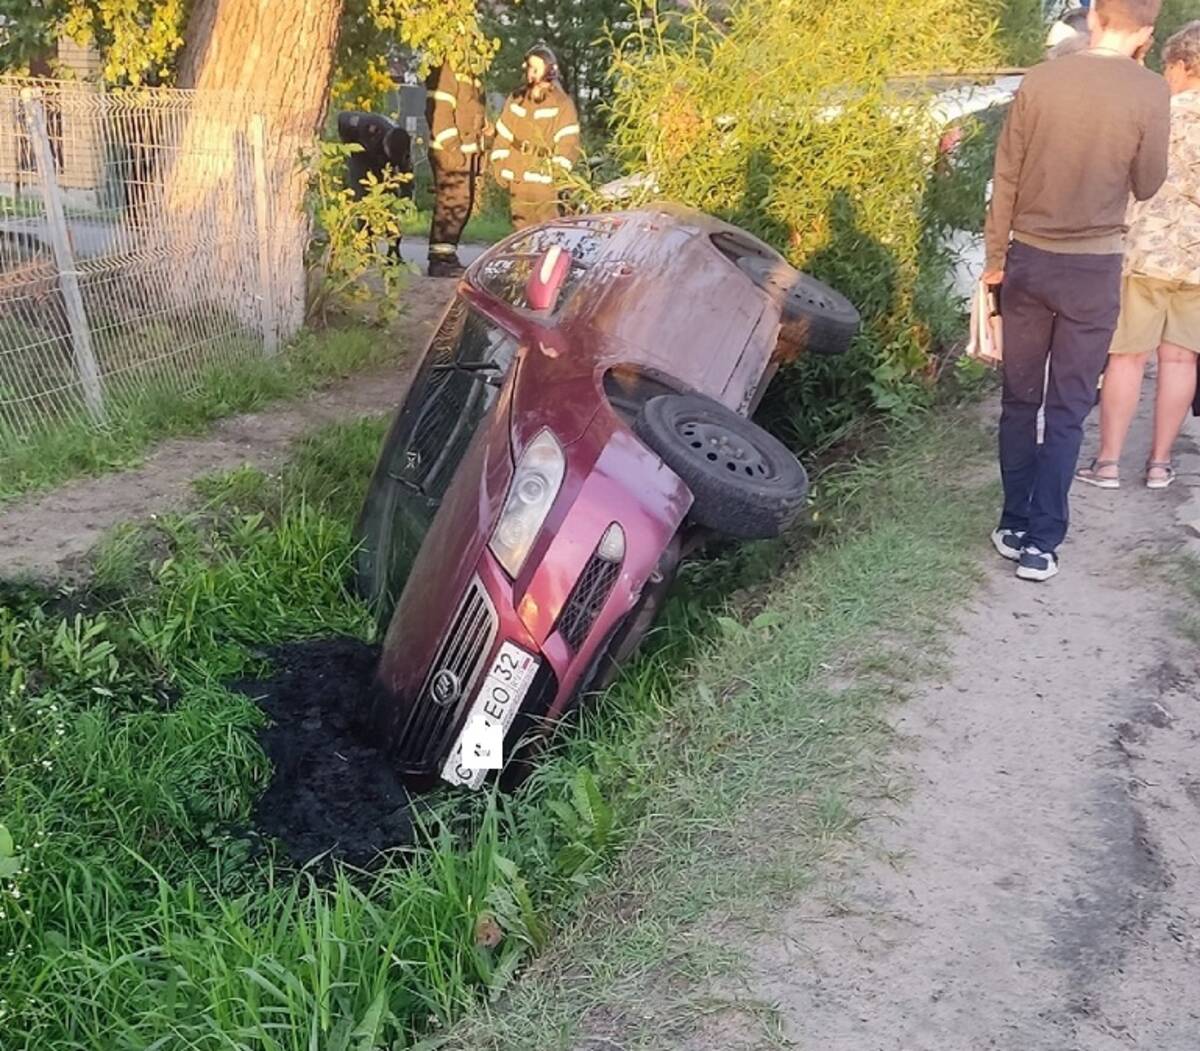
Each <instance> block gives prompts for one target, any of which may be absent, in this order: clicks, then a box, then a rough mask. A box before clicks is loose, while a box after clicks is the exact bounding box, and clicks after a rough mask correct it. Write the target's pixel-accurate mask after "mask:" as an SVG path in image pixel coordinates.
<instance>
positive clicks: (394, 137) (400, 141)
mask: <svg viewBox="0 0 1200 1051" xmlns="http://www.w3.org/2000/svg"><path fill="white" fill-rule="evenodd" d="M337 126H338V138H340V139H341V140H342V142H344V143H353V144H355V145H358V146H361V147H362V149H361V150H359V151H357V152H355V153H352V154H350V156H349V157H348V158H347V164H346V169H347V171H346V174H347V181H348V183H349V185H350V188H351V189H352V190H353V191H354V196H355V197H361V196H362V195H363V193H364V191H365V189H366V185H365V184H366V179H367V176H368V175H374V176H375V177H376V178H382V177H383V175H384V169H385V167H390V168H391V169H392V171H394V172H396V173H397V174H400V175H409V176H411V175H412V170H413V166H412V142H411V137H410V136H409V134H408V132H407V131H405V130H404V128H403V127H401V126H400V125H399V124H396V123H395V122H394V121H392V120H389V119H388V118H387V117H385V116H383V115H382V114H380V113H365V112H363V111H361V110H349V111H347V112H344V113H339V114H338V120H337ZM395 192H396V193H397V195H399V196H400V197H411V196H412V195H413V184H412V180H411V179H409V180H408V181H407V182H403V183H401V184H400V185H399V186H398V187H397V188H396V190H395Z"/></svg>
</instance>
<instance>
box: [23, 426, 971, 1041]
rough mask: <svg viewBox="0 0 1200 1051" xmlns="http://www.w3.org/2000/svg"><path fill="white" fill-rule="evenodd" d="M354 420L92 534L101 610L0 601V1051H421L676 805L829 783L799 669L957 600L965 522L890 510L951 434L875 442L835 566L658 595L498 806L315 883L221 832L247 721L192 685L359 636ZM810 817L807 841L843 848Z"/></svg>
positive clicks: (724, 579) (843, 736) (829, 717)
mask: <svg viewBox="0 0 1200 1051" xmlns="http://www.w3.org/2000/svg"><path fill="white" fill-rule="evenodd" d="M384 426H385V422H384V421H382V420H369V421H357V422H355V423H352V424H346V425H338V426H335V427H331V428H328V429H326V430H324V431H322V432H319V433H318V434H316V435H314V436H313V437H312V438H310V439H309V440H308V441H306V442H305V443H304V444H303V445H302V446H301V448H300V449H299V450H298V452H297V455H296V456H295V457H294V458H293V460H292V461H291V463H290V464H289V465H288V466H287V467H286V468H285V470H284V471H283V473H282V476H281V477H278V478H270V477H267V476H265V475H263V474H261V473H258V472H253V471H249V470H246V469H242V470H239V471H237V472H231V473H229V474H226V475H223V476H221V477H219V478H213V479H209V480H207V481H206V482H205V483H204V485H203V486H202V487H201V488H202V490H203V495H204V496H205V497H206V498H207V503H206V505H205V506H204V507H203V508H202V509H201V510H200V511H199V512H198V513H195V514H191V515H186V516H172V517H169V518H166V519H164V520H160V521H159V522H157V523H156V524H155V525H154V527H153V528H151V529H150V530H148V531H135V530H126V531H124V533H123V534H122V535H121V536H120V537H119V538H117V539H116V540H115V541H114V546H113V547H112V548H110V549H109V551H108V552H107V554H106V558H107V569H106V571H105V572H106V574H107V577H108V581H109V584H110V586H112V587H117V588H119V589H120V591H121V594H119V595H116V596H110V597H108V598H105V599H102V598H100V597H99V596H97V595H96V594H95V593H92V594H72V593H66V594H61V595H53V594H50V595H47V594H44V593H37V592H34V591H32V590H22V589H19V588H9V589H7V590H6V591H5V592H4V593H3V595H0V728H3V730H4V733H3V734H0V771H3V773H4V777H3V779H2V780H0V824H2V825H3V829H2V830H0V912H2V913H3V915H2V917H0V920H2V922H0V990H2V992H0V1000H2V1001H3V1002H2V1003H0V1009H2V1011H3V1014H2V1016H0V1018H2V1020H3V1023H4V1026H5V1028H4V1030H3V1031H4V1033H5V1042H4V1047H5V1051H10V1049H11V1051H42V1049H43V1048H55V1049H56V1051H57V1049H60V1048H61V1049H64V1051H71V1049H77V1051H93V1049H97V1048H149V1047H154V1046H158V1047H175V1046H179V1047H190V1048H202V1049H213V1051H216V1049H219V1048H228V1047H233V1046H238V1047H242V1048H246V1049H247V1051H301V1049H309V1048H313V1047H317V1048H321V1049H323V1051H326V1049H349V1051H358V1049H360V1048H361V1049H364V1051H367V1049H372V1051H373V1049H374V1048H381V1047H407V1046H411V1043H412V1041H413V1040H414V1039H415V1038H416V1037H417V1036H419V1035H420V1034H421V1033H423V1032H428V1031H429V1030H430V1029H444V1027H445V1026H446V1025H447V1024H448V1023H449V1022H450V1021H452V1020H453V1019H454V1018H455V1017H457V1016H458V1015H460V1014H461V1013H462V1011H463V1010H464V1009H465V1008H466V1007H467V1006H468V1005H469V1004H470V1003H471V1001H472V1000H473V999H475V998H478V997H489V998H495V997H496V996H498V995H499V994H500V993H501V992H503V991H504V990H505V989H506V988H507V987H508V986H509V985H510V983H511V981H512V978H513V976H514V975H515V974H516V973H517V971H518V969H519V968H520V967H521V965H522V964H523V963H525V962H526V961H528V960H529V958H530V956H531V954H532V953H534V952H536V951H538V950H539V949H540V948H541V947H542V946H544V945H545V943H546V940H547V938H548V935H549V932H550V930H551V928H552V927H554V926H557V925H559V924H560V923H562V922H563V920H564V919H565V918H567V917H568V916H569V915H570V913H571V911H572V909H573V908H575V907H576V905H577V903H578V901H579V895H580V893H581V892H582V891H583V890H585V889H587V888H589V887H593V886H595V885H596V884H597V883H598V882H599V881H600V880H601V879H602V878H603V876H604V873H605V872H607V871H609V870H610V869H611V864H612V858H613V854H614V852H615V851H617V850H618V849H620V848H621V847H622V846H623V845H624V844H626V843H627V842H628V841H629V839H630V837H631V836H632V835H635V834H636V833H637V830H638V828H639V826H640V824H641V823H642V822H643V821H646V822H649V823H650V825H649V827H650V828H651V829H652V830H653V834H654V835H659V834H665V835H668V836H669V837H671V840H672V842H673V843H679V842H680V841H679V839H678V837H680V836H682V837H683V843H682V844H681V845H682V846H684V847H685V848H686V849H685V853H683V854H680V855H679V856H681V857H688V858H689V859H690V858H691V854H690V853H688V851H690V848H689V847H687V842H688V841H689V840H690V839H691V837H693V836H695V835H702V834H703V833H704V832H705V830H707V829H716V828H721V827H727V826H726V825H722V824H721V823H719V822H715V821H711V820H709V819H708V818H707V817H705V816H704V813H703V808H704V807H706V806H708V805H710V804H713V805H715V804H717V803H720V804H723V805H729V806H734V805H735V804H736V803H737V801H738V800H739V799H743V798H746V796H745V793H746V791H747V788H748V786H751V785H754V786H758V787H760V788H761V787H763V786H764V785H767V784H770V785H773V786H775V787H778V781H777V780H776V779H777V778H778V777H779V776H780V775H781V774H783V773H784V772H786V774H787V776H788V777H789V778H798V779H801V780H802V781H804V782H805V783H816V784H821V785H828V784H829V783H830V781H829V779H830V777H831V775H832V773H833V772H834V771H836V770H842V769H845V770H851V769H859V768H860V765H861V756H862V745H863V741H864V735H865V733H866V730H867V725H868V723H866V722H864V720H863V718H862V717H861V708H860V706H858V705H855V704H850V703H847V699H846V697H845V695H842V696H839V697H830V695H829V694H828V691H827V690H825V689H824V687H823V685H821V684H822V683H823V682H824V670H823V669H827V667H828V662H829V661H832V660H836V659H837V654H838V653H839V652H840V650H839V647H841V646H842V642H843V641H844V639H846V638H850V637H853V638H856V639H860V640H862V639H865V638H866V637H867V635H868V633H869V632H872V631H875V630H882V629H884V628H886V629H887V632H888V636H889V638H891V639H893V640H894V639H895V637H896V632H897V631H898V630H900V629H901V628H902V627H903V628H905V629H906V630H907V629H912V630H916V629H917V628H920V629H922V630H927V629H928V616H929V615H930V613H929V610H931V609H934V608H935V607H936V608H937V609H938V610H941V611H942V612H944V611H945V605H946V595H947V593H953V594H958V593H961V590H962V589H963V587H964V581H965V580H966V579H967V578H968V576H969V575H968V574H964V573H963V572H962V569H963V565H964V564H965V563H964V559H965V560H967V561H969V560H970V558H971V557H972V556H971V555H970V552H969V549H968V547H964V546H963V545H962V544H958V543H956V544H946V543H945V542H944V538H945V536H946V535H948V533H949V535H952V536H954V537H958V536H959V535H960V534H961V535H962V536H969V535H973V534H974V533H975V532H977V530H978V529H979V528H980V526H979V522H980V521H981V520H982V516H983V515H984V514H986V513H987V512H986V509H985V508H977V507H976V501H975V500H973V499H972V500H970V501H963V502H962V503H961V504H960V503H959V502H958V501H956V500H946V501H934V502H930V501H928V500H924V501H923V500H921V499H919V497H920V495H921V494H923V493H926V492H927V491H928V489H929V487H930V485H931V484H932V483H933V481H934V480H936V481H937V483H938V484H940V485H943V486H944V485H945V484H946V479H947V477H948V471H949V470H950V466H949V465H956V464H960V463H961V460H962V458H963V456H964V454H965V453H966V454H969V453H970V452H971V451H972V450H974V448H975V447H976V446H975V443H976V442H977V440H978V439H977V438H974V437H972V435H973V432H972V431H971V429H970V428H964V427H962V426H961V425H960V424H959V423H957V422H954V421H942V422H941V423H939V424H937V425H936V427H931V426H926V427H923V428H921V429H917V430H910V431H906V432H904V433H902V434H900V435H899V436H898V437H897V440H896V445H897V449H898V450H899V453H898V454H897V456H896V457H895V460H894V462H892V463H890V464H888V465H886V466H883V467H878V466H871V465H866V466H862V467H859V468H858V469H856V470H854V471H848V472H845V473H843V474H842V475H841V476H840V477H839V478H837V479H831V478H829V477H824V478H822V479H821V481H820V490H821V497H820V498H821V500H822V505H821V506H822V508H823V510H825V511H827V512H828V515H829V517H830V518H831V519H832V518H838V519H843V520H844V521H845V522H846V523H847V530H846V532H847V543H850V541H851V540H852V541H853V543H852V545H851V546H849V547H847V546H846V545H845V544H837V543H831V544H828V545H823V547H822V549H820V550H818V551H816V552H814V554H813V556H812V557H811V558H809V559H806V561H805V564H804V566H803V568H802V569H798V570H796V571H794V572H793V573H789V574H788V575H787V576H786V578H784V579H783V580H782V581H781V579H780V573H779V562H780V558H781V554H782V552H781V551H780V549H779V548H749V549H741V550H740V551H739V552H738V553H736V554H735V555H733V556H731V557H730V558H729V559H726V560H723V561H716V562H712V563H708V564H705V565H703V566H698V567H694V568H692V569H689V570H688V571H687V572H686V573H685V579H684V581H683V586H682V589H681V590H680V592H679V593H678V594H677V596H676V597H675V598H674V600H673V601H672V603H671V604H670V607H669V609H668V610H667V614H666V619H665V622H664V625H663V627H662V629H661V630H660V631H659V632H657V633H656V635H655V636H654V638H653V639H652V640H651V642H650V645H649V647H648V650H647V653H646V655H645V657H644V658H643V659H642V660H641V661H639V662H638V664H637V665H635V666H634V667H633V668H631V669H630V671H629V674H628V675H627V676H626V677H625V678H624V680H623V682H622V683H621V684H620V685H619V686H618V687H617V688H616V689H615V690H614V691H613V692H612V693H611V694H610V695H609V697H608V698H607V701H606V704H605V705H604V706H603V707H602V708H601V707H599V706H587V708H586V709H585V711H584V715H583V721H582V725H581V727H580V728H579V729H578V730H577V731H575V732H573V733H571V734H568V735H567V739H566V740H565V741H563V742H561V743H560V745H559V746H558V747H557V748H556V749H555V750H554V752H555V754H552V755H550V756H548V757H547V760H546V762H545V763H544V764H542V766H541V767H540V768H539V770H538V771H537V772H536V773H535V775H534V777H533V779H532V780H531V782H530V784H529V785H528V786H527V788H526V790H525V791H524V792H523V794H522V796H521V797H520V805H519V806H510V805H509V803H508V802H507V801H506V800H504V799H503V798H497V799H490V798H488V797H486V796H484V797H472V798H464V797H462V796H459V797H457V799H456V805H455V806H453V807H452V806H449V805H445V806H442V807H440V808H439V809H438V810H437V811H436V812H434V814H433V815H432V816H431V817H430V819H429V821H428V823H427V830H426V834H425V836H424V838H423V841H422V843H421V844H420V849H413V850H410V851H405V852H398V853H397V854H396V855H395V856H394V857H392V858H390V859H384V860H383V861H382V862H381V864H380V865H379V867H378V868H377V869H375V870H374V871H373V872H371V873H369V874H365V873H358V872H354V871H350V870H348V869H345V868H343V867H340V866H336V865H335V866H333V870H332V873H331V875H330V876H329V877H328V878H326V879H324V880H322V881H318V880H316V879H315V878H314V877H313V876H312V875H311V874H310V873H308V872H304V871H296V870H295V869H294V868H290V867H288V866H285V865H281V864H278V863H277V862H276V861H275V860H274V858H273V854H272V851H271V850H270V847H269V845H268V844H263V843H261V842H260V841H258V840H257V839H256V838H254V837H252V836H248V835H246V834H245V833H244V831H243V830H244V829H245V828H246V827H247V825H248V824H249V823H250V821H251V810H252V806H253V803H254V800H255V798H256V797H257V795H258V793H259V792H260V791H261V790H262V787H263V785H264V783H265V782H266V779H267V777H268V773H269V767H268V764H267V760H266V758H265V757H264V756H263V754H262V752H261V751H260V750H259V748H258V746H257V744H256V742H255V733H256V731H257V729H258V728H259V727H260V725H261V720H262V716H261V714H260V713H259V711H258V710H257V709H256V708H255V706H254V705H253V704H252V703H251V702H250V701H249V700H248V699H247V698H245V697H244V696H241V695H238V694H233V693H230V692H228V691H227V690H226V689H224V688H222V686H221V685H220V681H221V680H222V679H223V678H225V677H229V676H239V675H244V674H252V673H253V672H254V671H255V670H256V669H257V668H258V667H259V666H260V662H261V648H262V647H263V646H264V645H267V644H271V643H277V642H280V641H284V640H288V639H304V638H310V637H313V636H315V635H321V634H326V633H331V632H340V633H346V634H351V635H360V636H369V635H370V633H371V632H372V631H373V630H374V624H373V619H372V618H371V616H370V615H369V613H368V612H367V611H366V610H365V609H364V608H363V607H362V606H361V604H359V603H358V602H356V601H355V600H354V599H353V598H352V596H350V595H349V594H348V592H347V591H346V589H345V587H344V586H343V584H342V581H343V580H344V579H345V576H346V571H347V568H348V565H349V561H350V558H351V554H352V539H351V531H350V523H351V522H352V520H353V514H354V511H355V509H356V508H357V506H358V504H359V502H360V501H361V499H362V496H363V490H364V487H365V485H366V481H367V478H368V476H369V473H370V466H371V463H372V461H373V459H374V454H375V451H376V450H377V449H378V444H379V442H380V440H381V438H382V435H383V430H384ZM989 503H990V494H989ZM933 537H936V538H938V539H937V541H936V542H935V541H934V540H932V539H931V538H933ZM796 542H797V538H796V537H792V538H790V540H789V541H787V543H791V544H795V543H796ZM897 552H900V554H899V555H897ZM964 552H966V554H964ZM939 559H940V561H939ZM930 566H934V567H936V572H934V573H932V574H931V572H930ZM768 581H769V582H771V583H772V584H773V585H775V586H779V587H782V589H783V590H781V591H780V593H779V596H780V597H779V599H778V600H776V599H775V598H773V597H768V598H767V601H766V606H767V608H766V609H765V610H756V611H755V612H754V613H753V614H750V615H747V616H745V617H744V619H745V620H746V622H747V623H748V624H749V625H750V627H749V628H747V629H745V630H744V631H743V633H742V634H741V635H740V636H739V642H738V646H737V647H729V646H728V645H727V644H722V643H721V642H720V640H719V638H718V635H717V631H716V625H715V617H714V612H715V610H714V608H713V607H714V604H716V603H718V602H720V601H721V599H720V596H723V595H724V596H728V594H729V592H730V591H732V590H733V589H734V588H746V587H751V588H755V587H761V586H763V585H764V584H765V583H766V582H768ZM914 581H919V582H920V583H919V587H917V592H918V593H919V601H918V600H915V599H914ZM753 601H754V602H755V603H757V602H758V601H759V600H758V599H754V600H753ZM735 615H736V614H735ZM905 618H909V620H910V621H911V624H909V623H907V622H906V621H905ZM705 639H708V640H709V642H708V643H705V641H704V640H705ZM701 645H708V647H709V648H708V649H707V650H706V654H707V656H706V659H705V661H704V662H703V663H702V664H701V665H700V667H701V668H702V669H703V671H702V675H701V677H700V678H699V679H698V680H694V679H692V678H691V677H690V676H691V675H693V674H694V668H693V667H692V666H691V665H687V664H686V663H685V662H686V658H687V657H688V656H689V655H693V654H695V653H696V652H697V647H698V646H701ZM747 647H749V648H752V649H753V650H754V651H756V654H757V655H756V659H755V660H754V661H752V662H751V664H752V665H753V667H754V668H755V669H757V671H756V673H755V676H754V681H753V682H750V681H748V680H747V678H746V675H747V672H746V669H747V667H748V665H747V663H746V661H745V659H744V657H745V650H746V648H747ZM722 654H725V657H722V656H721V655H722ZM732 654H738V655H739V659H737V660H734V659H733V657H732V656H730V655H732ZM726 658H728V659H726ZM759 658H761V659H759ZM731 661H732V663H731ZM735 665H736V667H735ZM685 668H686V669H687V670H685ZM685 676H688V677H687V678H685ZM730 684H733V685H734V686H735V687H736V688H735V689H730ZM784 730H785V731H786V734H785V733H783V732H781V731H784ZM785 757H786V758H785ZM789 789H791V785H790V783H789ZM836 804H837V800H836V799H832V798H830V799H826V800H825V801H824V802H823V803H822V806H821V808H820V809H819V812H816V813H817V817H818V818H819V824H818V825H817V826H816V827H815V830H814V831H813V833H812V834H813V837H814V839H815V840H817V841H820V842H828V840H829V838H830V835H831V833H832V832H833V831H839V830H842V829H844V827H845V826H846V825H847V824H848V819H847V818H846V809H845V807H844V806H839V805H836ZM668 806H669V807H670V810H669V811H664V809H663V808H664V807H668ZM697 808H699V813H698V810H697ZM802 809H806V808H802ZM664 812H668V813H669V814H670V815H671V816H670V818H669V819H667V820H666V821H665V823H664V822H663V821H662V819H661V817H660V815H662V814H663V813H664ZM839 815H840V816H839ZM805 834H806V835H808V833H807V832H806V833H805ZM806 842H807V841H806ZM675 850H676V847H675V846H672V848H671V852H670V853H671V856H674V855H675ZM695 863H696V864H699V859H697V860H696V862H695ZM691 864H692V862H691V861H690V860H689V867H690V865H691ZM675 948H676V949H677V948H678V946H677V945H676V946H675ZM434 1041H435V1042H436V1037H435V1038H434ZM467 1046H481V1045H479V1044H469V1045H467ZM527 1046H540V1045H538V1044H537V1043H536V1041H535V1042H534V1043H532V1044H528V1045H527Z"/></svg>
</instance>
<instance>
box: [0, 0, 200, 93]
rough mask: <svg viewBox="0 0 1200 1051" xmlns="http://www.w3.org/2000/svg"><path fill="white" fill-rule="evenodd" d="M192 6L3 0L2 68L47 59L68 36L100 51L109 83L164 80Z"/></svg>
mask: <svg viewBox="0 0 1200 1051" xmlns="http://www.w3.org/2000/svg"><path fill="white" fill-rule="evenodd" d="M190 8H191V0H46V2H45V3H37V4H31V3H29V0H0V19H2V20H3V21H4V22H5V23H6V32H5V34H4V37H3V40H2V41H0V68H4V69H10V68H13V67H17V66H28V64H29V63H30V62H31V61H34V60H37V59H40V58H45V57H46V56H47V55H51V54H53V52H54V45H55V43H56V42H57V40H58V38H59V37H60V36H66V37H69V38H71V39H73V40H75V41H76V42H78V43H79V44H82V45H85V46H94V47H96V48H98V49H99V50H100V52H101V55H102V56H103V60H104V66H103V74H104V79H105V80H107V81H109V82H110V83H119V84H147V83H149V84H154V83H165V82H167V81H169V79H170V77H171V75H172V67H173V66H174V62H175V58H176V56H177V55H178V53H179V49H180V48H181V47H182V46H183V29H184V26H185V24H186V22H187V16H188V12H189V10H190Z"/></svg>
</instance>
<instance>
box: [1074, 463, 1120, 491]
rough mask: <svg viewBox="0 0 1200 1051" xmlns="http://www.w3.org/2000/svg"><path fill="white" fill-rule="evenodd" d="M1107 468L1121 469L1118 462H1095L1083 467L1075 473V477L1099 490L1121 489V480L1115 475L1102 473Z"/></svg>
mask: <svg viewBox="0 0 1200 1051" xmlns="http://www.w3.org/2000/svg"><path fill="white" fill-rule="evenodd" d="M1106 467H1119V465H1118V463H1117V461H1116V460H1093V461H1092V462H1091V463H1090V464H1088V466H1087V467H1081V468H1079V470H1078V471H1076V472H1075V477H1076V478H1078V479H1079V481H1081V482H1087V484H1088V485H1094V486H1095V487H1096V488H1097V489H1120V488H1121V479H1120V478H1119V477H1118V476H1117V475H1115V474H1112V475H1105V474H1101V473H1100V472H1101V471H1102V470H1104V468H1106Z"/></svg>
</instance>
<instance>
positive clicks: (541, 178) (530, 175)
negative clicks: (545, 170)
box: [525, 172, 554, 186]
mask: <svg viewBox="0 0 1200 1051" xmlns="http://www.w3.org/2000/svg"><path fill="white" fill-rule="evenodd" d="M525 181H526V182H540V183H545V184H546V185H547V186H549V185H550V183H552V182H554V179H553V178H552V177H551V176H549V175H543V174H542V173H541V172H526V173H525Z"/></svg>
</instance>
